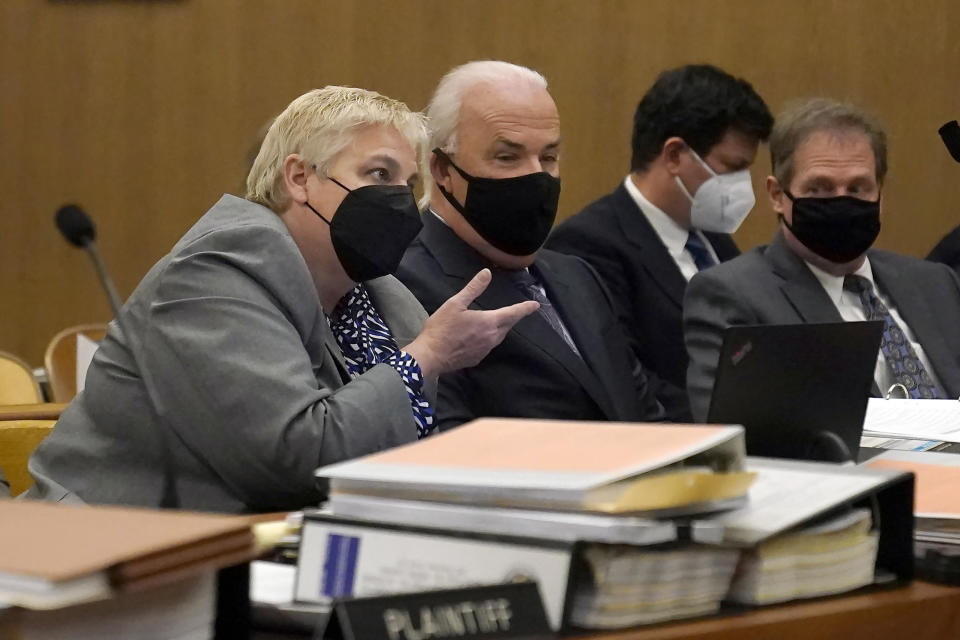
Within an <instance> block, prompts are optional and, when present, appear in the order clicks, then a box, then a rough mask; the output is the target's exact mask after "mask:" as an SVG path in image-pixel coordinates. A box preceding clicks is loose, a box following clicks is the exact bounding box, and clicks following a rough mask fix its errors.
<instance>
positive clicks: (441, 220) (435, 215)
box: [427, 207, 450, 227]
mask: <svg viewBox="0 0 960 640" xmlns="http://www.w3.org/2000/svg"><path fill="white" fill-rule="evenodd" d="M427 210H428V211H429V212H430V213H432V214H433V217H434V218H436V219H437V220H439V221H440V222H442V223H443V225H444V226H445V227H449V226H450V225H449V224H447V221H446V220H444V219H443V218H441V217H440V214H439V213H437V212H436V211H434V210H433V207H427Z"/></svg>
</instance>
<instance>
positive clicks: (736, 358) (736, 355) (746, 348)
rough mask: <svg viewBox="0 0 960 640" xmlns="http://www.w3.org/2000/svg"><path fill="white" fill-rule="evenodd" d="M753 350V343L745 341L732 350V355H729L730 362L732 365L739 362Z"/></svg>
mask: <svg viewBox="0 0 960 640" xmlns="http://www.w3.org/2000/svg"><path fill="white" fill-rule="evenodd" d="M751 351H753V343H752V342H749V341H747V343H746V344H744V345H743V346H742V347H740V348H739V349H737V350H736V351H734V352H733V355H732V356H730V362H731V363H733V365H734V366H736V365H738V364H740V361H741V360H743V359H744V358H746V357H747V354H748V353H750V352H751Z"/></svg>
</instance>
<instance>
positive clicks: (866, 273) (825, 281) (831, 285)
mask: <svg viewBox="0 0 960 640" xmlns="http://www.w3.org/2000/svg"><path fill="white" fill-rule="evenodd" d="M804 263H805V264H806V265H807V267H809V268H810V271H812V272H813V275H815V276H816V277H817V280H819V281H820V284H821V285H822V286H823V290H824V291H826V292H827V295H828V296H830V299H831V300H832V301H833V304H835V305H837V306H838V307H839V305H840V297H841V296H842V295H843V276H835V275H833V274H830V273H827V272H826V271H824V270H823V269H821V268H820V267H818V266H816V265H814V264H811V263H809V262H807V261H806V260H804ZM853 275H857V276H863V277H864V278H866V279H867V280H869V281H870V284H871V285H873V286H875V283H874V281H873V269H872V268H871V267H870V258H864V259H863V264H862V265H860V268H859V269H857V270H856V271H854V272H853Z"/></svg>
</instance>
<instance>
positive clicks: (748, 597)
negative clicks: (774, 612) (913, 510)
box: [727, 509, 878, 604]
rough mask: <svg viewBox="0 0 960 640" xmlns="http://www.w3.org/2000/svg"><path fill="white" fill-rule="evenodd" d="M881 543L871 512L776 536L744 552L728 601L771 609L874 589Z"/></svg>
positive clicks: (857, 512)
mask: <svg viewBox="0 0 960 640" xmlns="http://www.w3.org/2000/svg"><path fill="white" fill-rule="evenodd" d="M877 540H878V535H877V532H876V531H872V530H871V518H870V512H869V511H867V510H866V509H857V510H854V511H851V512H849V513H846V514H843V515H840V516H837V517H834V518H831V519H829V520H828V521H826V522H823V523H821V524H818V525H815V526H811V527H806V528H804V529H801V530H799V531H796V532H793V533H787V534H784V535H781V536H777V537H775V538H772V539H771V540H768V541H766V542H763V543H761V544H760V545H758V546H757V547H755V548H753V549H750V550H748V551H746V552H744V554H743V556H742V558H741V560H740V563H739V565H738V566H737V572H736V575H735V576H734V579H733V583H732V584H731V586H730V593H729V594H728V596H727V598H728V599H729V600H732V601H734V602H740V603H745V604H770V603H774V602H784V601H786V600H794V599H797V598H810V597H814V596H824V595H830V594H834V593H843V592H845V591H850V590H852V589H857V588H859V587H863V586H865V585H868V584H871V583H872V582H873V575H874V564H875V563H876V558H877Z"/></svg>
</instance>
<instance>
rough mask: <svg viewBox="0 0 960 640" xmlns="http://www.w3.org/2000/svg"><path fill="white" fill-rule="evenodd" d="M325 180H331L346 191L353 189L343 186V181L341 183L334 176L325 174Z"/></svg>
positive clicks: (349, 191)
mask: <svg viewBox="0 0 960 640" xmlns="http://www.w3.org/2000/svg"><path fill="white" fill-rule="evenodd" d="M327 180H329V181H330V182H332V183H333V184H335V185H337V186H338V187H340V188H341V189H343V190H344V191H346V192H347V193H351V192H352V191H353V189H347V188H346V187H345V186H343V183H341V182H340V181H339V180H337V179H336V178H331V177H330V176H327Z"/></svg>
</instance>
